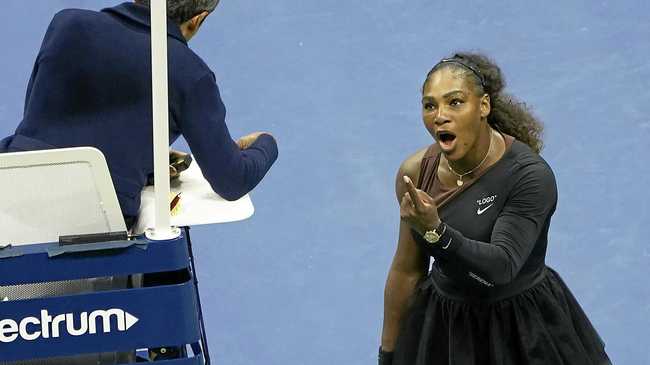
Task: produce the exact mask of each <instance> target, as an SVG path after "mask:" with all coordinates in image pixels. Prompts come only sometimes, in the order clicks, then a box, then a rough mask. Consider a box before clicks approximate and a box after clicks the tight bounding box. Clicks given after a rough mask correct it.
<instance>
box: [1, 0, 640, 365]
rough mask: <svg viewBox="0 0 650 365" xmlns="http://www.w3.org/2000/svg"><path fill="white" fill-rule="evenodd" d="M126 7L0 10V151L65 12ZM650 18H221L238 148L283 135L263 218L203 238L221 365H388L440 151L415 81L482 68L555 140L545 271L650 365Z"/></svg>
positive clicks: (629, 2) (223, 12)
mask: <svg viewBox="0 0 650 365" xmlns="http://www.w3.org/2000/svg"><path fill="white" fill-rule="evenodd" d="M115 3H116V2H113V1H106V0H102V1H90V0H85V1H82V0H42V1H24V0H4V1H2V5H1V6H2V12H1V13H0V33H1V34H4V38H3V39H4V41H3V42H4V43H3V52H2V54H3V55H2V57H0V135H1V136H5V135H8V134H10V133H12V132H13V129H14V127H15V126H16V125H17V123H18V122H19V121H20V119H21V116H22V108H23V97H24V94H25V88H26V85H27V81H28V79H29V75H30V72H31V69H32V65H33V61H34V59H35V56H36V54H37V52H38V49H39V46H40V42H41V39H42V36H43V34H44V32H45V30H46V28H47V25H48V23H49V21H50V19H51V17H52V16H53V15H54V13H55V12H56V11H58V10H60V9H62V8H67V7H81V8H90V9H100V8H102V7H105V6H110V5H113V4H115ZM648 14H650V3H649V2H647V1H646V0H621V1H591V0H567V1H550V2H541V1H530V0H527V1H515V0H510V1H483V0H466V1H444V2H443V1H440V2H439V1H425V0H409V1H405V0H404V1H398V0H377V1H359V0H351V1H338V2H328V1H316V0H300V1H298V0H275V1H259V0H257V1H253V0H237V1H233V0H223V1H222V3H221V4H220V5H219V7H218V8H217V11H216V12H215V13H214V14H212V15H211V16H210V17H209V18H208V19H207V21H206V23H205V24H204V26H203V29H202V30H201V32H200V33H199V35H198V36H197V37H195V38H194V39H193V40H192V41H191V42H190V46H191V47H192V48H193V49H194V50H195V51H196V52H197V53H198V54H199V55H201V56H202V57H203V58H204V60H205V61H206V62H207V63H208V65H210V67H211V68H212V69H213V70H214V72H215V74H216V75H217V78H218V80H219V81H218V82H219V85H220V87H221V90H222V96H223V99H224V102H225V103H226V106H227V108H228V113H229V114H228V123H229V127H230V130H231V133H232V134H233V135H234V136H239V135H243V134H245V133H248V132H251V131H255V130H268V131H270V132H272V133H273V134H274V135H275V136H276V138H277V139H278V141H279V145H280V158H279V160H278V162H277V164H276V165H275V166H274V167H273V169H272V170H271V172H270V174H269V175H268V176H267V178H266V179H265V180H264V181H263V182H262V184H261V185H260V186H259V187H258V188H257V189H256V190H255V191H254V192H253V193H252V198H253V201H254V204H255V205H256V213H255V215H254V217H253V218H252V219H250V220H247V221H244V222H240V223H233V224H225V225H217V226H209V227H196V228H195V229H193V230H192V234H193V241H194V246H195V253H196V255H197V256H198V258H197V259H198V262H197V265H198V274H199V280H200V283H199V284H200V288H201V294H202V302H203V305H204V311H205V312H206V320H207V325H208V339H209V342H210V347H211V353H212V356H213V358H214V363H215V364H226V365H240V364H269V365H270V364H283V365H285V364H289V365H294V364H295V365H331V364H345V365H362V364H374V363H376V353H377V347H378V344H379V336H380V328H381V319H382V311H383V302H382V301H383V288H384V281H385V277H386V273H387V270H388V265H389V263H390V260H391V258H392V255H393V252H394V249H395V245H396V241H397V226H398V220H399V216H398V213H399V211H398V206H397V202H396V199H395V196H394V177H395V172H396V171H397V168H398V166H399V164H400V162H401V161H402V160H403V159H404V158H405V157H406V156H407V155H409V154H410V153H412V152H413V151H415V150H417V149H419V148H421V147H423V146H426V145H427V144H429V143H431V138H430V137H429V135H428V134H427V132H426V130H425V129H424V128H423V126H422V122H421V118H420V106H419V99H420V94H419V90H420V87H421V84H422V81H423V79H424V77H425V75H426V73H427V71H428V70H429V68H430V67H431V66H432V65H433V64H435V63H436V62H437V60H439V59H440V58H442V57H444V56H446V55H449V54H451V53H453V52H454V51H455V50H482V51H484V52H486V53H487V54H489V55H491V56H492V57H493V58H494V59H496V61H497V62H498V63H499V64H500V65H501V66H502V69H503V70H504V73H505V75H506V77H507V79H508V81H509V86H508V89H509V91H510V92H511V93H512V94H514V95H517V96H518V97H519V98H520V99H522V100H524V101H526V102H527V103H529V104H530V105H531V106H532V107H533V108H534V111H535V112H536V114H537V115H538V116H539V117H540V119H542V120H543V121H544V122H545V126H546V133H545V142H546V148H545V150H544V151H543V156H544V158H545V159H546V160H547V161H548V162H549V163H550V165H551V166H552V168H553V169H554V171H555V174H556V177H557V181H558V187H559V194H560V195H559V205H558V210H557V212H556V214H555V216H554V219H553V222H552V224H551V232H550V239H549V253H548V258H547V262H548V264H549V265H550V266H552V267H554V268H555V269H557V270H558V271H559V272H560V274H561V275H562V276H563V277H564V278H565V280H566V281H567V283H568V285H569V286H570V288H571V289H572V290H573V292H574V294H575V295H576V297H577V298H578V300H579V301H580V303H581V304H582V305H583V307H584V309H585V311H586V312H587V314H588V315H589V317H590V319H591V320H592V322H593V323H594V325H595V327H596V328H597V329H598V330H599V332H600V334H601V336H602V337H603V339H604V340H605V342H606V343H607V350H608V352H609V354H610V356H611V357H612V360H613V361H614V363H615V364H631V365H637V364H650V329H649V328H650V285H649V284H648V278H649V277H650V246H649V245H648V237H649V236H650V208H649V207H650V203H649V202H650V195H649V194H648V189H647V186H648V184H649V183H650V166H649V164H648V158H649V155H650V88H649V86H648V85H649V83H650V62H648V59H650V43H649V42H648V40H649V39H650V18H649V17H648ZM106 47H111V45H110V44H107V45H106ZM73 61H74V60H71V62H73ZM142 61H143V62H149V60H142ZM97 67H102V65H97ZM124 133H125V135H127V136H128V133H129V132H128V131H124ZM116 143H120V142H118V141H116ZM177 147H179V148H181V149H183V148H186V147H184V146H183V144H182V143H180V144H178V146H177ZM8 193H10V192H2V194H8Z"/></svg>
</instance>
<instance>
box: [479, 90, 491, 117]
mask: <svg viewBox="0 0 650 365" xmlns="http://www.w3.org/2000/svg"><path fill="white" fill-rule="evenodd" d="M491 110H492V105H491V103H490V95H488V94H483V96H481V118H487V116H488V115H490V111H491Z"/></svg>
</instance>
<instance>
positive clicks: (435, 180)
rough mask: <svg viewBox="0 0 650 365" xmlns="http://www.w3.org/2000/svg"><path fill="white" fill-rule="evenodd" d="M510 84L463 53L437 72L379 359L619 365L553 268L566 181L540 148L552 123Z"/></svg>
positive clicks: (404, 195)
mask: <svg viewBox="0 0 650 365" xmlns="http://www.w3.org/2000/svg"><path fill="white" fill-rule="evenodd" d="M503 87H504V81H503V78H502V76H501V72H500V70H499V68H498V67H497V66H496V65H495V64H494V63H493V62H492V61H491V60H489V59H488V58H486V57H485V56H483V55H480V54H456V55H454V56H453V57H451V58H449V59H444V60H442V61H440V62H439V63H438V64H436V65H435V66H434V67H433V69H432V70H431V71H430V72H429V74H428V75H427V78H426V81H425V83H424V86H423V93H422V115H423V120H424V124H425V126H426V128H427V130H428V131H429V133H430V134H431V135H432V136H433V138H434V140H435V141H436V142H437V143H436V144H433V145H431V146H430V147H428V148H425V149H423V150H421V151H418V152H416V153H415V154H414V155H412V156H410V157H409V158H407V159H406V160H405V161H404V163H403V164H402V166H401V167H400V170H399V172H398V175H397V182H396V192H397V199H398V201H399V203H400V214H401V222H400V230H399V241H398V245H397V251H396V253H395V257H394V258H393V262H392V265H391V268H390V271H389V274H388V279H387V282H386V290H385V303H384V326H383V333H382V340H381V348H380V355H379V363H380V364H383V365H388V364H394V365H425V364H426V365H432V364H454V365H457V364H460V365H465V364H476V365H478V364H481V365H483V364H490V365H510V364H513V365H515V364H516V365H525V364H553V365H562V364H565V365H591V364H610V361H609V359H608V357H607V354H606V353H605V350H604V343H603V342H602V340H601V339H600V337H599V336H598V334H597V333H596V331H595V329H594V328H593V327H592V325H591V323H590V322H589V319H588V318H587V317H586V316H585V314H584V312H583V311H582V309H581V308H580V305H579V304H578V302H577V301H576V299H575V298H574V297H573V295H572V294H571V292H570V291H569V289H568V288H567V287H566V285H565V284H564V282H563V281H562V279H561V278H560V276H559V275H558V274H557V273H556V272H555V271H553V270H552V269H550V268H548V267H547V266H546V265H545V262H544V258H545V255H546V245H547V233H548V229H549V224H550V220H551V216H552V215H553V212H554V211H555V206H556V202H557V191H556V184H555V178H554V176H553V172H552V171H551V169H550V167H549V166H548V165H547V164H546V162H545V161H544V160H543V159H542V158H541V157H540V156H539V155H538V153H539V151H540V150H541V147H542V141H541V139H540V135H541V130H542V127H541V124H540V123H539V122H538V121H537V120H536V119H535V118H534V117H533V116H532V115H531V114H530V113H529V112H528V110H527V109H526V108H525V106H524V105H523V104H522V103H518V102H517V101H515V100H514V99H513V98H511V97H509V96H507V95H505V94H503V93H502V89H503ZM431 257H433V259H434V262H433V265H432V267H431V270H430V271H429V261H430V258H431Z"/></svg>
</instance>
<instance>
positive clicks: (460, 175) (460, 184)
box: [445, 131, 493, 187]
mask: <svg viewBox="0 0 650 365" xmlns="http://www.w3.org/2000/svg"><path fill="white" fill-rule="evenodd" d="M492 136H493V133H492V131H490V145H489V147H488V150H487V153H486V154H485V157H483V160H481V162H480V163H479V164H478V165H476V167H474V168H473V169H471V170H469V171H467V172H465V173H463V174H459V173H457V172H456V171H454V169H453V168H452V167H451V164H450V163H449V160H447V159H446V158H445V160H446V161H447V167H449V171H451V172H452V173H453V174H454V175H456V176H458V179H456V185H458V186H459V187H460V186H463V176H466V175H469V174H471V173H472V172H474V171H476V170H477V169H478V168H479V167H481V166H482V165H483V163H484V162H485V160H487V157H488V156H489V155H490V151H492Z"/></svg>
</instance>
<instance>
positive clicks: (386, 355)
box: [378, 347, 393, 365]
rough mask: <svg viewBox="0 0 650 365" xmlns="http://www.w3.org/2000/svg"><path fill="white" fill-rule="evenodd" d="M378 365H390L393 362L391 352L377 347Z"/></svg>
mask: <svg viewBox="0 0 650 365" xmlns="http://www.w3.org/2000/svg"><path fill="white" fill-rule="evenodd" d="M378 360H379V361H378V363H379V365H392V364H393V352H392V351H391V352H387V351H384V350H382V349H381V347H379V356H378Z"/></svg>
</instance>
